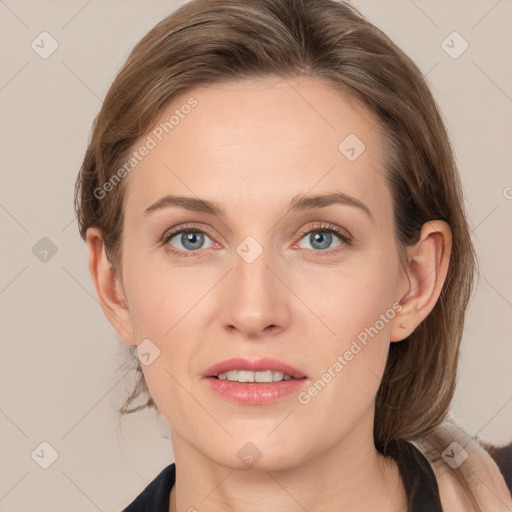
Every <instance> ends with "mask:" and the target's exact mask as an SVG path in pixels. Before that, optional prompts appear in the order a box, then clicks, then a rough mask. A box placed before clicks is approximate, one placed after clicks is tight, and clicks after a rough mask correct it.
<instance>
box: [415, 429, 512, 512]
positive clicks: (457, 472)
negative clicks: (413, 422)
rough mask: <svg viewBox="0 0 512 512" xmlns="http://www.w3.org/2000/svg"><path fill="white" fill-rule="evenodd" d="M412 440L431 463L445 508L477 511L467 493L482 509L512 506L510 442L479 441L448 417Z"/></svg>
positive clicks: (496, 509) (511, 455) (497, 510)
mask: <svg viewBox="0 0 512 512" xmlns="http://www.w3.org/2000/svg"><path fill="white" fill-rule="evenodd" d="M415 444H416V445H417V446H418V448H419V449H420V450H421V451H422V452H423V454H424V455H425V457H426V458H427V460H428V461H429V462H430V464H431V465H432V468H433V470H434V473H435V475H436V479H437V482H438V486H439V494H440V496H441V502H442V504H443V508H444V509H445V510H446V511H447V512H451V511H459V510H467V511H478V508H476V507H475V503H474V502H473V501H472V499H471V496H470V494H473V496H474V498H475V499H476V502H477V503H478V506H479V507H480V509H481V510H482V511H484V512H487V511H489V512H491V511H492V512H501V511H503V512H506V511H508V512H509V511H510V510H512V497H511V490H510V487H509V486H510V481H511V475H510V467H511V458H512V448H511V446H512V445H509V446H508V447H503V448H496V447H494V446H492V445H490V444H488V443H483V442H482V441H479V440H478V438H476V437H472V436H470V435H469V434H468V433H467V432H466V431H465V430H464V429H463V428H462V427H460V426H458V425H457V424H456V423H455V422H454V421H453V420H452V419H447V420H445V421H444V422H443V423H442V424H441V425H440V426H439V427H438V428H437V429H436V430H435V431H434V432H433V433H432V434H431V435H430V436H428V437H426V438H424V439H422V440H420V441H415ZM493 457H494V458H493ZM507 473H508V474H507Z"/></svg>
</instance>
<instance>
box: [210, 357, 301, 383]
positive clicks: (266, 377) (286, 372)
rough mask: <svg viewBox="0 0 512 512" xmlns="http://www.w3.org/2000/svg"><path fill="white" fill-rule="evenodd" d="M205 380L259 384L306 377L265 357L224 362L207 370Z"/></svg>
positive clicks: (281, 362)
mask: <svg viewBox="0 0 512 512" xmlns="http://www.w3.org/2000/svg"><path fill="white" fill-rule="evenodd" d="M203 378H214V379H219V380H227V381H231V382H243V383H256V384H257V383H272V382H281V381H284V380H285V381H289V380H300V379H305V378H306V375H305V374H304V373H302V372H301V371H300V370H298V369H297V368H294V367H293V366H291V365H289V364H287V363H285V362H283V361H280V360H278V359H273V358H269V357H265V358H262V359H258V360H255V361H250V360H248V359H243V358H233V359H228V360H226V361H222V362H221V363H218V364H215V365H214V366H212V367H210V368H209V369H208V370H206V372H204V374H203Z"/></svg>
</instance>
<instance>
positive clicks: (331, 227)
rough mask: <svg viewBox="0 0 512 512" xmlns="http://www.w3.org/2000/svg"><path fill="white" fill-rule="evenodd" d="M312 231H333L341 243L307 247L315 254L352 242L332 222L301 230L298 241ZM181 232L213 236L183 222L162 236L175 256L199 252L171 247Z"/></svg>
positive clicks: (324, 252)
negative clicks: (315, 248) (330, 245)
mask: <svg viewBox="0 0 512 512" xmlns="http://www.w3.org/2000/svg"><path fill="white" fill-rule="evenodd" d="M314 232H324V233H334V234H335V235H337V236H338V237H339V239H340V240H341V244H342V246H339V247H336V248H334V249H326V250H323V251H315V250H314V249H309V250H308V252H312V253H316V254H314V255H315V256H322V255H323V256H325V255H330V254H333V253H335V252H339V251H340V250H343V246H346V247H348V246H350V245H351V244H352V237H351V236H350V235H349V234H348V233H347V232H346V231H345V230H342V229H340V228H338V227H337V226H335V225H334V224H328V223H318V224H315V225H313V226H310V227H309V228H307V229H303V230H301V231H300V232H299V234H298V237H299V238H298V241H299V242H300V240H302V239H303V238H304V236H306V235H307V234H310V233H314ZM181 233H202V234H204V235H206V236H208V237H209V238H211V239H212V240H213V237H212V236H210V235H209V234H208V232H207V231H206V230H204V229H202V228H199V227H197V226H195V225H193V224H185V225H183V226H180V227H179V228H177V229H174V230H172V231H168V232H166V233H165V234H164V236H163V237H162V245H165V249H166V251H167V252H169V253H171V254H175V255H177V256H185V257H188V256H196V255H197V254H199V253H200V252H201V249H198V250H196V251H181V250H179V249H175V248H172V249H171V248H170V247H171V246H170V244H169V241H170V240H171V239H172V238H174V237H175V236H176V235H179V234H181ZM294 245H295V244H294Z"/></svg>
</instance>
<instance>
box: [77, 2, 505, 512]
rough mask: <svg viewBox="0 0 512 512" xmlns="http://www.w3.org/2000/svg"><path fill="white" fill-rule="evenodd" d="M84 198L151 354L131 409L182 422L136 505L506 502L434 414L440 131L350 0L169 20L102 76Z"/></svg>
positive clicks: (451, 371) (446, 222) (445, 307)
mask: <svg viewBox="0 0 512 512" xmlns="http://www.w3.org/2000/svg"><path fill="white" fill-rule="evenodd" d="M77 213H78V219H79V224H80V232H81V234H82V236H83V237H84V239H85V240H86V241H87V245H88V249H89V267H90V270H91V274H92V277H93V280H94V283H95V286H96V289H97V292H98V296H99V299H100V302H101V304H102V307H103V310H104V312H105V314H106V316H107V317H108V319H109V320H110V322H111V323H112V325H113V326H114V327H115V328H116V330H117V332H118V333H119V335H120V336H121V338H122V339H123V341H124V342H125V343H127V344H128V345H130V346H132V347H133V348H134V357H135V356H137V357H138V359H139V360H140V362H141V364H140V365H139V372H140V381H139V383H138V385H137V388H136V389H135V390H134V392H133V393H132V396H131V397H130V398H129V400H128V403H127V404H126V406H125V407H124V408H123V412H132V411H134V410H138V409H140V408H141V407H143V406H150V407H157V408H158V410H159V411H160V412H161V413H162V414H163V415H164V416H165V418H166V419H167V421H168V422H169V424H170V426H171V433H172V443H173V449H174V454H175V459H176V462H175V464H171V465H169V466H168V467H167V468H165V469H164V470H163V471H162V472H161V473H160V475H158V476H157V477H156V478H155V480H154V481H153V482H152V483H151V484H150V485H149V486H148V487H147V488H146V489H145V490H144V491H143V492H142V493H141V494H140V495H139V496H138V497H136V498H135V500H134V501H133V502H132V503H131V504H130V505H129V506H128V507H127V508H126V509H125V510H128V511H135V510H153V511H160V510H162V511H163V510H165V511H167V510H171V511H180V512H181V511H185V510H189V511H190V510H207V511H217V510H223V511H225V510H242V509H243V510H244V511H247V510H249V511H250V510H262V509H263V508H265V509H266V510H309V511H313V510H320V509H322V510H379V511H397V510H410V511H419V510H422V511H423V510H425V511H426V510H428V511H438V510H447V511H458V510H493V511H494V510H510V509H511V508H512V501H511V497H510V491H509V489H508V488H507V485H506V483H505V479H504V478H503V475H502V474H501V473H500V469H499V467H498V465H497V464H496V462H495V461H494V460H493V458H492V457H491V456H490V455H489V454H488V453H487V452H486V451H485V450H484V449H483V448H482V447H481V446H480V444H479V443H478V441H476V440H474V439H471V438H470V437H469V436H468V435H467V434H466V433H465V432H464V431H463V430H462V429H460V428H459V427H457V426H456V425H454V424H453V423H451V422H449V421H448V420H447V414H448V409H449V405H450V401H451V398H452V396H453V392H454V387H455V376H456V368H457V360H458V349H459V344H460V340H461V334H462V329H463V324H464V313H465V309H466V306H467V304H468V300H469V297H470V294H471V287H472V279H473V272H474V251H473V247H472V244H471V240H470V236H469V230H468V225H467V221H466V217H465V213H464V209H463V199H462V191H461V186H460V181H459V177H458V173H457V170H456V167H455V163H454V159H453V153H452V149H451V147H450V144H449V140H448V136H447V133H446V130H445V127H444V125H443V122H442V120H441V117H440V114H439V112H438V110H437V107H436V104H435V101H434V100H433V98H432V95H431V93H430V92H429V90H428V87H427V85H426V83H425V81H424V79H423V77H422V75H421V73H420V71H419V70H418V68H417V67H416V66H415V65H414V64H413V63H412V62H411V60H410V59H409V58H408V57H407V56H405V55H404V53H403V52H402V51H401V50H400V49H399V48H397V47H396V45H394V44H393V43H392V42H391V41H390V40H389V39H388V38H387V37H386V36H385V35H384V34H383V33H382V32H381V31H379V30H378V29H377V28H376V27H374V26H373V25H371V24H370V23H369V22H368V21H366V20H365V19H364V18H363V17H362V16H361V15H360V14H359V13H358V12H357V11H356V10H355V9H354V8H353V7H351V6H350V5H348V4H345V3H339V2H335V1H332V0H314V1H313V0H307V1H306V0H305V1H297V0H256V1H251V2H239V1H235V0H195V1H192V2H190V3H188V4H186V5H184V6H183V7H181V8H180V9H178V10H177V11H176V12H175V13H173V14H172V15H171V16H169V17H168V18H166V19H165V20H163V21H162V22H161V23H159V24H158V25H157V26H156V27H155V28H154V29H152V30H151V31H150V32H149V33H148V34H147V35H146V36H145V37H144V38H143V39H142V40H141V41H140V42H139V43H138V44H137V46H136V47H135V49H134V50H133V51H132V53H131V55H130V56H129V58H128V60H127V62H126V63H125V65H124V67H123V69H122V70H121V71H120V73H119V75H118V76H117V78H116V79H115V81H114V83H113V85H112V86H111V88H110V90H109V92H108V94H107V97H106V99H105V102H104V104H103V107H102V109H101V111H100V113H99V115H98V117H97V119H96V121H95V125H94V129H93V133H92V137H91V140H90V143H89V147H88V149H87V153H86V155H85V159H84V162H83V165H82V168H81V171H80V175H79V179H78V182H77ZM146 391H149V395H150V397H149V399H148V400H147V402H146V404H143V405H142V406H138V407H132V408H131V409H130V408H129V407H130V405H131V404H132V402H133V401H134V400H135V398H137V397H139V396H141V395H142V394H144V393H145V392H146ZM496 460H501V459H499V458H498V457H496Z"/></svg>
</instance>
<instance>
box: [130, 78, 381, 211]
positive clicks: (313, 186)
mask: <svg viewBox="0 0 512 512" xmlns="http://www.w3.org/2000/svg"><path fill="white" fill-rule="evenodd" d="M150 140H151V142H149V141H150ZM144 144H146V145H148V146H152V148H151V149H150V150H149V151H147V152H145V153H146V155H145V156H144V157H143V158H142V159H141V160H140V162H139V163H138V164H137V166H136V168H135V169H134V171H132V172H131V173H130V175H129V179H128V182H129V183H128V187H127V197H126V208H127V210H128V209H129V207H130V208H135V209H136V210H137V211H141V210H143V209H145V208H147V206H149V204H150V203H151V202H153V201H155V200H156V199H158V197H160V196H162V195H165V194H170V193H173V194H174V193H176V194H181V195H189V196H199V197H201V198H205V199H212V200H215V201H218V202H221V203H222V204H224V203H225V202H226V203H227V204H231V205H233V207H234V208H235V207H237V206H238V207H243V205H248V204H251V205H252V206H253V207H254V206H260V207H261V206H262V201H263V202H264V203H265V205H272V204H273V205H276V206H279V204H280V203H281V202H282V201H283V200H284V199H288V200H289V198H290V197H292V196H294V195H296V194H307V193H308V192H309V191H311V193H320V192H326V191H332V190H333V189H336V190H340V191H342V192H345V193H347V194H351V195H353V196H355V197H358V198H359V199H364V200H365V202H366V203H367V204H368V203H370V204H374V207H375V208H377V209H379V208H381V207H384V208H385V207H388V206H389V205H388V204H386V201H388V202H389V200H390V196H389V194H387V193H385V192H384V191H383V189H385V188H387V187H386V185H385V180H384V169H383V166H382V163H383V161H384V158H383V148H382V144H381V140H380V136H379V128H378V126H377V122H376V119H375V118H374V116H373V115H372V114H371V113H370V112H369V111H368V110H367V109H366V108H365V107H363V106H362V104H360V103H359V102H358V101H357V100H356V99H355V98H354V97H353V96H352V95H349V94H347V93H344V92H341V91H339V90H336V89H335V88H334V87H333V86H331V85H329V84H326V83H324V82H322V81H320V80H318V79H314V78H309V77H308V78H306V77H302V78H296V79H286V80H284V79H280V78H276V77H274V78H272V77H267V78H264V79H259V80H246V81H242V82H231V83H222V84H210V85H208V86H206V87H199V88H196V89H192V90H190V91H187V92H186V93H183V94H181V95H179V96H177V97H175V98H174V99H173V101H172V102H171V103H170V104H169V105H167V106H166V108H165V109H164V110H163V111H162V112H161V115H160V116H159V118H158V119H157V121H156V122H155V124H154V125H153V127H152V129H151V131H150V132H148V134H146V136H144V137H143V138H141V140H140V141H139V142H138V143H137V144H136V145H135V146H134V149H135V150H137V148H139V147H141V145H144ZM388 209H389V208H388Z"/></svg>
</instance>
